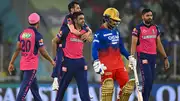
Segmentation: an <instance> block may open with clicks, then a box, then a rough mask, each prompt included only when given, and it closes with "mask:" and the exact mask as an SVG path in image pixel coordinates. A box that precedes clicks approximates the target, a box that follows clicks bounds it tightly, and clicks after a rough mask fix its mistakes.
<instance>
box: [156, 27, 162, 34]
mask: <svg viewBox="0 0 180 101" xmlns="http://www.w3.org/2000/svg"><path fill="white" fill-rule="evenodd" d="M156 29H157V36H159V35H160V34H161V31H160V28H159V27H158V26H157V25H156Z"/></svg>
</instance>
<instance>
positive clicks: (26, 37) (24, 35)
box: [22, 33, 32, 39]
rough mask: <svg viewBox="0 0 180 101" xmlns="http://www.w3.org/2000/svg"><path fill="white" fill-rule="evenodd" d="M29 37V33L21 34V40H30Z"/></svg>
mask: <svg viewBox="0 0 180 101" xmlns="http://www.w3.org/2000/svg"><path fill="white" fill-rule="evenodd" d="M31 36H32V35H31V33H23V34H22V38H23V39H28V38H31Z"/></svg>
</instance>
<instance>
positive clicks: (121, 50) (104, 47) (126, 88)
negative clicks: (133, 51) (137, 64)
mask: <svg viewBox="0 0 180 101" xmlns="http://www.w3.org/2000/svg"><path fill="white" fill-rule="evenodd" d="M120 21H121V19H120V18H119V12H118V10H117V9H115V8H107V9H106V10H105V11H104V14H103V24H102V26H101V28H100V29H99V30H97V31H96V33H95V35H94V40H93V43H92V56H93V59H94V63H93V67H94V70H95V72H96V73H99V74H101V85H102V87H101V91H102V94H101V100H102V101H112V96H113V90H114V80H116V81H117V83H118V84H119V86H120V88H121V91H120V92H119V96H118V100H117V101H128V99H129V96H130V95H131V93H132V91H133V90H134V85H135V80H129V77H128V72H127V71H126V68H125V66H124V63H123V60H122V57H121V54H122V55H124V56H125V57H126V59H128V60H129V56H130V54H129V52H127V50H126V49H125V47H124V43H123V41H122V39H121V37H120V32H119V31H118V30H117V28H116V26H117V25H119V23H120ZM131 60H132V59H131Z"/></svg>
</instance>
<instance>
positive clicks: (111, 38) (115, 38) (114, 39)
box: [108, 35, 119, 42]
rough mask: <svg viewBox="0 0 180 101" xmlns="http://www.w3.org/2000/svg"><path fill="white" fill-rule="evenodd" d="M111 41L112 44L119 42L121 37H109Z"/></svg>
mask: <svg viewBox="0 0 180 101" xmlns="http://www.w3.org/2000/svg"><path fill="white" fill-rule="evenodd" d="M108 39H109V40H111V41H112V42H118V41H119V35H113V36H109V37H108Z"/></svg>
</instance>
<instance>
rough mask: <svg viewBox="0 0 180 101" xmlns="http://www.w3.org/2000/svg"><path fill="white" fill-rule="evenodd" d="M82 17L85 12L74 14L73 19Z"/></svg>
mask: <svg viewBox="0 0 180 101" xmlns="http://www.w3.org/2000/svg"><path fill="white" fill-rule="evenodd" d="M80 15H84V13H83V12H74V13H73V19H77V17H78V16H80Z"/></svg>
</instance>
